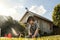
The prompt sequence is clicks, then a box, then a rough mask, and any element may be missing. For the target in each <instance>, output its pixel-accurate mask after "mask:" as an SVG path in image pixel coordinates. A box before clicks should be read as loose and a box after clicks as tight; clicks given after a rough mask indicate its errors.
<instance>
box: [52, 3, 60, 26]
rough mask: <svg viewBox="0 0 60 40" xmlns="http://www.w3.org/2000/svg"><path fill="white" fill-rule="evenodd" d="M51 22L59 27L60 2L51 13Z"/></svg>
mask: <svg viewBox="0 0 60 40" xmlns="http://www.w3.org/2000/svg"><path fill="white" fill-rule="evenodd" d="M52 19H53V23H54V24H55V25H56V26H59V27H60V4H58V5H57V6H55V8H54V11H53V14H52Z"/></svg>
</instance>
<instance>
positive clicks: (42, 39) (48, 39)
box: [0, 35, 60, 40]
mask: <svg viewBox="0 0 60 40" xmlns="http://www.w3.org/2000/svg"><path fill="white" fill-rule="evenodd" d="M0 40H60V35H55V36H45V37H39V38H4V37H1V38H0Z"/></svg>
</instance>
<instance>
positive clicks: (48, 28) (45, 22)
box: [20, 11, 53, 34]
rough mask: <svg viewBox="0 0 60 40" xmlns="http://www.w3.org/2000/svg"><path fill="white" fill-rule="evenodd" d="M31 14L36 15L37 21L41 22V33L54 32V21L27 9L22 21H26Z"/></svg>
mask: <svg viewBox="0 0 60 40" xmlns="http://www.w3.org/2000/svg"><path fill="white" fill-rule="evenodd" d="M29 16H34V18H35V20H36V22H37V23H38V24H39V27H40V30H41V34H51V33H52V32H53V22H52V21H51V20H49V19H47V18H45V17H42V16H41V15H38V14H36V13H33V12H31V11H27V12H26V13H25V14H24V16H23V17H22V19H21V20H20V22H22V23H26V22H27V19H28V17H29Z"/></svg>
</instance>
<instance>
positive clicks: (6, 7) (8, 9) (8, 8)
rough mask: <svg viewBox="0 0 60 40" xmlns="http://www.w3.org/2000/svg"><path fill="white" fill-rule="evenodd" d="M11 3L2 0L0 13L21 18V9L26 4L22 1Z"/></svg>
mask: <svg viewBox="0 0 60 40" xmlns="http://www.w3.org/2000/svg"><path fill="white" fill-rule="evenodd" d="M10 3H11V2H10ZM10 3H8V1H7V0H6V1H3V0H2V1H1V0H0V15H4V16H11V17H13V19H15V20H20V18H21V14H20V11H21V10H22V9H23V7H24V6H23V5H22V4H20V3H18V4H16V5H12V4H14V2H13V3H12V4H10ZM20 9H21V10H20ZM18 11H19V12H18Z"/></svg>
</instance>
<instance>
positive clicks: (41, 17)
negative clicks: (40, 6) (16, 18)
mask: <svg viewBox="0 0 60 40" xmlns="http://www.w3.org/2000/svg"><path fill="white" fill-rule="evenodd" d="M27 13H33V15H34V16H36V17H38V18H40V19H43V20H45V21H48V22H51V23H52V21H51V20H49V19H47V18H45V17H43V16H41V15H38V14H36V13H34V12H31V11H27V12H26V13H25V14H24V16H25V15H26V14H27ZM24 16H23V17H22V19H23V18H24ZM22 19H21V20H20V21H22Z"/></svg>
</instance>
